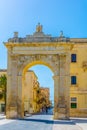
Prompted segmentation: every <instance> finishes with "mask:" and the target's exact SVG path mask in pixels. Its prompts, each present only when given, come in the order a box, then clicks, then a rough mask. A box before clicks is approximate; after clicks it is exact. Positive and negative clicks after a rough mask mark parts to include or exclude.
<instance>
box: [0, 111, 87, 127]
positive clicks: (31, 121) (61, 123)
mask: <svg viewBox="0 0 87 130" xmlns="http://www.w3.org/2000/svg"><path fill="white" fill-rule="evenodd" d="M52 118H53V116H52V115H45V114H43V115H42V114H40V115H30V116H29V117H26V118H25V119H23V120H8V119H5V116H4V115H0V130H5V129H6V130H87V119H78V118H72V119H71V120H68V121H66V120H55V121H53V119H52ZM82 128H83V129H82Z"/></svg>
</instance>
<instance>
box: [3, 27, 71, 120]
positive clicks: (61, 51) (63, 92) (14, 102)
mask: <svg viewBox="0 0 87 130" xmlns="http://www.w3.org/2000/svg"><path fill="white" fill-rule="evenodd" d="M39 26H40V25H39ZM41 29H42V28H41ZM40 35H41V37H40ZM35 36H36V37H35ZM32 37H33V36H32ZM34 38H35V40H34V41H32V42H30V41H28V39H27V41H21V43H20V40H19V38H18V37H17V36H16V37H14V38H12V39H10V40H9V41H8V42H6V43H5V46H6V47H7V48H8V71H7V78H8V80H7V107H6V117H7V118H23V117H24V108H23V93H22V91H23V90H22V89H23V88H22V75H23V73H24V72H25V70H26V69H25V68H27V67H28V68H29V67H30V66H32V65H34V64H37V63H39V64H45V65H46V66H48V67H49V68H51V70H52V71H53V73H54V76H53V79H54V119H68V118H69V88H70V74H69V71H70V49H71V44H69V43H68V44H67V42H58V41H55V42H53V41H52V42H51V41H50V42H49V36H48V38H47V36H45V35H43V33H42V32H41V31H37V32H35V34H34V37H33V39H34ZM41 38H42V41H41ZM44 38H45V42H43V40H44ZM29 40H30V39H29ZM46 40H47V41H46ZM27 65H28V66H27Z"/></svg>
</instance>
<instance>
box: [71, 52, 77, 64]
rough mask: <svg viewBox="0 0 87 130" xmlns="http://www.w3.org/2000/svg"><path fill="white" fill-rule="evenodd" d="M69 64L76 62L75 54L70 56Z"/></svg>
mask: <svg viewBox="0 0 87 130" xmlns="http://www.w3.org/2000/svg"><path fill="white" fill-rule="evenodd" d="M71 62H76V54H71Z"/></svg>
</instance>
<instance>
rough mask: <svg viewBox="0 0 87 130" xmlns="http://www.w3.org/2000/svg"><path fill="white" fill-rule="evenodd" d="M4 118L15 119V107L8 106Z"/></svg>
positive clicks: (16, 115)
mask: <svg viewBox="0 0 87 130" xmlns="http://www.w3.org/2000/svg"><path fill="white" fill-rule="evenodd" d="M6 118H7V119H17V118H18V113H17V107H10V108H9V110H7V111H6Z"/></svg>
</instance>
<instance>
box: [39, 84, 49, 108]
mask: <svg viewBox="0 0 87 130" xmlns="http://www.w3.org/2000/svg"><path fill="white" fill-rule="evenodd" d="M40 93H41V95H42V98H44V99H45V100H44V101H43V102H42V104H41V107H44V106H47V107H50V105H51V102H50V100H49V99H50V91H49V88H46V87H40Z"/></svg>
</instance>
